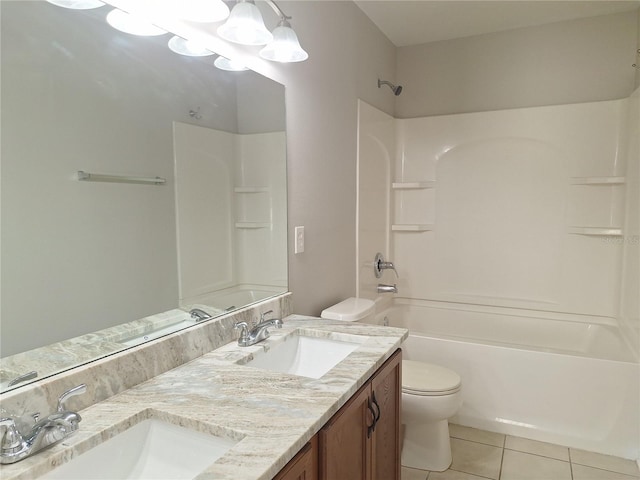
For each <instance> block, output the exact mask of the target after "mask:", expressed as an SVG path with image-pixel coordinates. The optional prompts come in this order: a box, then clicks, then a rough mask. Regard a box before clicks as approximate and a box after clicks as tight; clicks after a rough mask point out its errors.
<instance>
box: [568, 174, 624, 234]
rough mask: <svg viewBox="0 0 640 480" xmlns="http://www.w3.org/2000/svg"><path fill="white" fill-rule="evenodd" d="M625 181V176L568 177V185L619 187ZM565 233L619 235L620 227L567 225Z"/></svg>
mask: <svg viewBox="0 0 640 480" xmlns="http://www.w3.org/2000/svg"><path fill="white" fill-rule="evenodd" d="M625 183H626V178H625V177H610V176H604V177H570V178H569V185H576V186H578V185H579V186H586V187H619V186H623V185H624V184H625ZM567 233H569V234H571V235H585V236H588V237H621V236H622V235H623V232H622V228H618V227H586V226H573V227H568V229H567Z"/></svg>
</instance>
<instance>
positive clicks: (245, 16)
mask: <svg viewBox="0 0 640 480" xmlns="http://www.w3.org/2000/svg"><path fill="white" fill-rule="evenodd" d="M218 35H220V36H221V37H222V38H224V39H225V40H228V41H229V42H233V43H239V44H241V45H266V44H267V43H269V42H270V41H271V40H273V35H271V32H270V31H269V30H267V27H265V26H264V20H262V15H261V14H260V10H258V7H256V4H255V3H254V2H253V0H238V3H236V5H235V6H234V7H233V9H232V10H231V14H230V15H229V18H228V19H227V21H226V22H225V23H224V24H223V25H221V26H220V27H218Z"/></svg>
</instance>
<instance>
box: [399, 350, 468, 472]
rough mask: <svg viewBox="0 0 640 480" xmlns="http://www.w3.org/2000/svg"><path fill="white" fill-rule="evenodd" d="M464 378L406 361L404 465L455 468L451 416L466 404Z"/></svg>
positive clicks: (439, 368) (403, 395) (440, 469)
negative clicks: (463, 387)
mask: <svg viewBox="0 0 640 480" xmlns="http://www.w3.org/2000/svg"><path fill="white" fill-rule="evenodd" d="M460 389H461V381H460V376H459V375H458V374H457V373H456V372H454V371H453V370H449V369H448V368H444V367H441V366H438V365H433V364H430V363H422V362H415V361H412V360H403V361H402V424H403V425H404V429H405V430H404V443H403V445H402V465H404V466H405V467H410V468H418V469H421V470H429V471H435V472H442V471H444V470H446V469H447V468H449V466H450V465H451V442H450V440H449V422H448V419H449V417H451V416H453V415H455V413H456V412H457V411H458V409H459V408H460V406H461V405H462V395H461V393H460Z"/></svg>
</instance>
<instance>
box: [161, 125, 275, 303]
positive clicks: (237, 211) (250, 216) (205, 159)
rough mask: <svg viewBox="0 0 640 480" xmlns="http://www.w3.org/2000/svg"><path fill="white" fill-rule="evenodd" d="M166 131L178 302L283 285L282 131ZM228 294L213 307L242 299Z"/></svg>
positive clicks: (184, 128)
mask: <svg viewBox="0 0 640 480" xmlns="http://www.w3.org/2000/svg"><path fill="white" fill-rule="evenodd" d="M173 135H174V143H175V157H176V160H175V179H176V184H175V189H176V194H175V197H176V221H177V231H178V239H177V240H178V276H179V299H180V305H181V306H182V305H184V304H188V303H198V301H197V299H198V297H203V296H204V297H206V296H208V295H212V296H215V294H216V292H220V291H221V290H225V289H232V288H237V289H238V290H251V289H253V290H256V291H258V290H267V291H270V290H275V291H276V292H282V291H284V290H286V289H287V288H286V286H287V269H286V265H287V262H286V260H287V241H286V239H287V219H286V203H287V188H286V164H285V163H286V162H284V161H283V158H286V135H285V132H283V131H278V132H269V133H240V134H235V133H228V132H224V131H219V130H214V129H211V128H203V127H199V126H195V125H190V124H185V123H180V122H174V125H173ZM276 246H281V247H280V248H276ZM248 283H251V284H255V285H254V286H253V287H251V286H249V285H247V284H248ZM224 293H229V292H224ZM263 298H264V297H263ZM230 300H231V303H229V304H228V305H226V306H225V307H221V308H227V307H229V306H231V305H234V304H235V305H244V303H239V301H237V300H235V299H230ZM200 303H207V302H200Z"/></svg>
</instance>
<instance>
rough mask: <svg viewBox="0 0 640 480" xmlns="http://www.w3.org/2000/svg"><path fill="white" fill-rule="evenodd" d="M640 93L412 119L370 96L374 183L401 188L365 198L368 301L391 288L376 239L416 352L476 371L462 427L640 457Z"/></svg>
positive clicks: (470, 374) (366, 187)
mask: <svg viewBox="0 0 640 480" xmlns="http://www.w3.org/2000/svg"><path fill="white" fill-rule="evenodd" d="M639 95H640V90H637V91H636V92H635V93H634V94H633V95H631V97H629V98H622V99H618V100H608V101H601V102H591V103H580V104H569V105H550V106H539V107H531V108H513V109H508V110H498V111H483V112H476V113H463V114H454V115H439V116H432V117H422V118H405V119H393V118H392V117H389V116H387V115H385V114H384V113H382V112H379V111H377V110H376V109H375V108H373V107H371V106H369V105H366V104H363V103H362V102H361V105H360V112H361V114H360V117H359V118H360V122H361V123H360V125H359V138H358V145H359V152H360V156H359V159H358V161H359V163H358V166H359V171H358V179H359V182H360V184H359V189H358V192H359V195H362V198H387V197H388V198H390V200H389V206H388V211H389V217H388V218H385V217H384V216H383V215H382V212H383V211H384V208H381V207H377V208H376V209H375V211H374V210H372V209H367V208H366V204H365V203H360V204H359V205H360V208H359V210H358V215H359V217H360V218H359V222H360V223H359V231H358V234H359V236H358V249H359V252H360V253H359V255H358V267H357V268H358V272H359V278H358V292H359V296H361V297H365V298H370V299H376V297H380V296H379V295H376V292H375V284H374V283H373V280H374V279H373V275H371V273H370V268H371V267H370V262H371V260H369V259H368V257H369V256H370V254H369V252H368V250H371V249H376V248H377V249H378V250H380V251H383V253H385V258H388V259H389V260H391V261H393V262H394V264H395V266H396V268H397V269H398V272H399V278H398V280H397V284H398V291H399V293H398V299H397V300H400V299H402V300H401V301H402V302H404V303H407V304H408V305H409V306H408V307H406V308H407V309H408V310H411V312H408V311H404V312H403V313H402V315H401V316H404V315H405V314H407V315H408V317H409V320H403V322H405V321H406V322H410V323H411V325H409V324H405V323H403V325H406V326H407V327H408V328H409V329H410V330H411V331H412V335H411V338H410V340H409V341H408V343H407V349H408V352H407V355H408V358H410V359H414V360H420V361H426V362H432V363H436V364H440V365H443V366H446V367H449V368H451V369H452V370H455V371H458V372H459V373H460V375H461V376H462V378H463V380H462V381H463V385H464V388H463V395H464V396H465V400H464V403H463V407H462V409H461V410H460V413H459V414H458V416H457V417H456V418H457V421H459V422H462V423H463V424H468V425H472V426H478V427H481V428H486V429H489V430H495V431H505V432H509V433H513V434H516V435H521V436H526V437H530V438H534V439H539V440H544V441H550V442H555V443H561V444H565V445H574V446H577V447H578V448H584V449H586V450H593V451H599V452H602V453H608V454H613V455H618V456H623V457H625V458H634V459H637V458H639V456H640V432H639V431H638V430H639V429H640V427H639V423H640V419H639V418H638V416H639V415H640V413H639V412H638V405H639V404H640V387H639V385H638V383H639V379H638V378H639V376H640V371H639V369H640V366H639V363H638V358H639V356H638V352H639V350H638V342H639V341H640V340H638V339H639V338H640V336H639V334H638V332H640V319H639V317H638V312H639V311H640V298H639V297H638V288H639V287H638V285H640V283H639V276H640V253H639V249H640V242H637V237H638V235H639V234H638V228H639V219H640V212H639V209H640V199H639V195H640V194H639V193H638V192H639V191H640V190H639V185H638V182H639V178H640V177H639V169H640V154H639V145H638V142H639V141H640V140H638V138H639V137H638V134H637V132H638V125H639V122H640V118H639V116H640V103H638V102H640V97H639ZM362 112H365V113H366V114H363V113H362ZM389 125H395V135H393V136H390V135H389V134H388V131H389ZM394 149H395V150H394ZM361 152H364V153H365V154H366V156H363V154H362V153H361ZM394 152H395V153H394ZM387 164H389V168H390V171H391V172H392V175H391V179H390V180H389V181H387V180H386V165H387ZM383 167H384V168H383ZM376 169H377V170H376ZM359 198H360V197H359ZM381 232H386V236H384V235H382V234H381ZM370 233H371V234H370ZM373 241H377V242H378V245H371V242H373ZM385 248H388V252H387V251H384V249H385ZM385 283H393V282H385ZM414 307H415V308H417V309H418V311H417V312H413V309H414ZM403 308H404V307H403ZM389 318H390V319H391V324H392V325H393V324H394V323H393V322H394V321H395V320H394V319H393V318H391V316H389ZM382 320H383V318H380V321H382ZM412 352H413V355H415V357H414V358H412Z"/></svg>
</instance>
